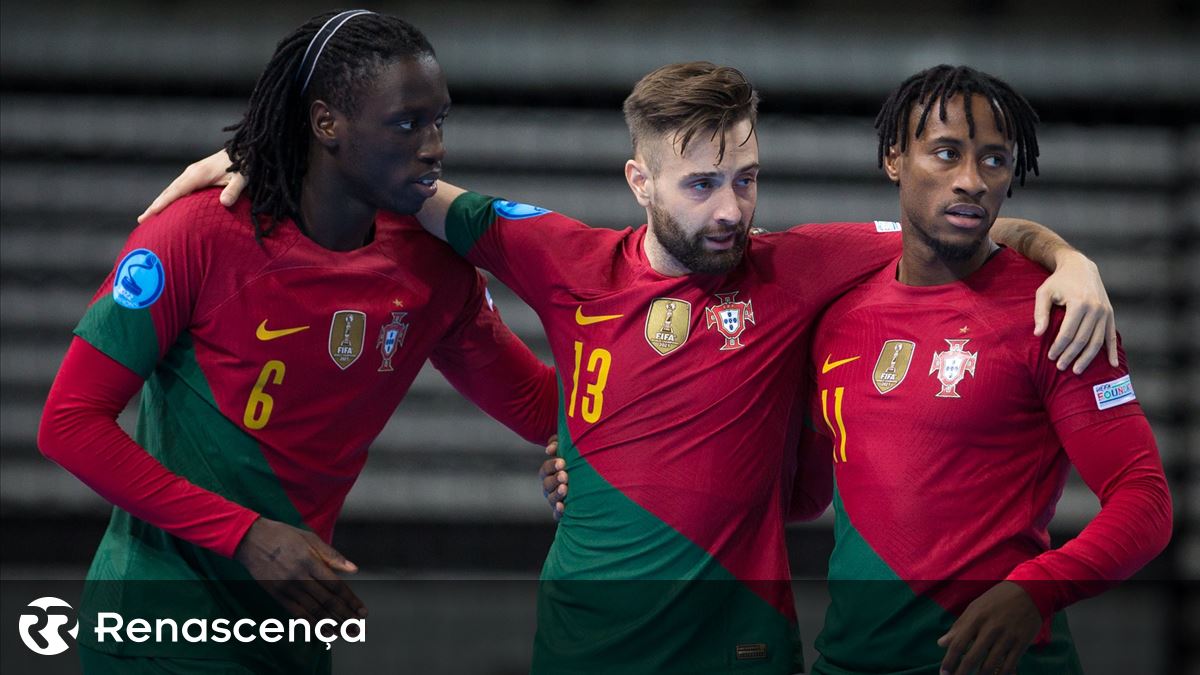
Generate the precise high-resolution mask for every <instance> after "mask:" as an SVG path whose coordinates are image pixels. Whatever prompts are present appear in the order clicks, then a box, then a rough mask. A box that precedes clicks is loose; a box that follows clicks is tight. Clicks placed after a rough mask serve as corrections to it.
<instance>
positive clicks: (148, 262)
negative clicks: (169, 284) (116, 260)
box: [113, 248, 166, 309]
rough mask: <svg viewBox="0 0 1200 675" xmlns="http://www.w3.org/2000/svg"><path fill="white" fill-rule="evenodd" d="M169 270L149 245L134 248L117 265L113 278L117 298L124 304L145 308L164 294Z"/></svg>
mask: <svg viewBox="0 0 1200 675" xmlns="http://www.w3.org/2000/svg"><path fill="white" fill-rule="evenodd" d="M165 285H166V273H164V272H163V266H162V261H161V260H159V259H158V256H157V255H154V251H151V250H150V249H148V248H138V249H134V250H132V251H130V252H129V253H127V254H126V255H125V257H124V258H122V259H121V263H120V264H119V265H117V274H116V277H115V278H114V279H113V300H116V301H117V304H118V305H120V306H122V307H128V308H129V309H144V308H146V307H149V306H150V305H153V304H154V302H155V301H156V300H158V296H160V295H162V292H163V286H165Z"/></svg>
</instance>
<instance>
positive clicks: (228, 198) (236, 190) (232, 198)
mask: <svg viewBox="0 0 1200 675" xmlns="http://www.w3.org/2000/svg"><path fill="white" fill-rule="evenodd" d="M225 175H226V176H227V177H228V181H229V182H228V183H226V184H225V189H224V190H221V197H220V201H221V205H222V206H224V207H225V208H229V207H231V206H233V205H234V204H236V203H237V200H238V197H239V196H241V194H242V191H243V190H245V189H246V177H245V176H243V175H242V174H240V173H233V174H230V173H227V174H225ZM216 184H217V185H221V181H220V180H218V181H217V183H216Z"/></svg>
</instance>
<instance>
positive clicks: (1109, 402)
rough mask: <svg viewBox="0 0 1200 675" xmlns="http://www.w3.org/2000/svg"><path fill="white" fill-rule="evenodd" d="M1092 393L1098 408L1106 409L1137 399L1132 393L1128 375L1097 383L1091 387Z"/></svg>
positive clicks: (1131, 384)
mask: <svg viewBox="0 0 1200 675" xmlns="http://www.w3.org/2000/svg"><path fill="white" fill-rule="evenodd" d="M1092 393H1093V394H1094V395H1095V396H1096V407H1097V408H1099V409H1100V410H1108V409H1109V408H1113V407H1116V406H1119V405H1121V404H1122V403H1129V402H1130V401H1133V400H1136V399H1137V396H1135V395H1134V393H1133V382H1131V381H1130V379H1129V376H1128V375H1126V376H1125V377H1120V378H1117V379H1115V380H1113V381H1111V382H1105V383H1103V384H1097V385H1096V386H1094V387H1092Z"/></svg>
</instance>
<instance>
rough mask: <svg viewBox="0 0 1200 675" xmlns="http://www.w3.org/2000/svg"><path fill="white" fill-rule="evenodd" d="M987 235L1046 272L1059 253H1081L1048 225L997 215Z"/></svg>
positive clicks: (1053, 266) (1053, 267)
mask: <svg viewBox="0 0 1200 675" xmlns="http://www.w3.org/2000/svg"><path fill="white" fill-rule="evenodd" d="M991 237H992V239H993V240H994V241H995V242H996V243H999V244H1004V245H1005V246H1007V247H1009V248H1011V249H1013V250H1014V251H1016V252H1017V253H1020V254H1021V255H1022V256H1024V257H1026V258H1028V259H1030V260H1032V261H1034V262H1035V263H1037V264H1039V265H1041V266H1042V267H1044V268H1045V269H1047V270H1048V271H1050V272H1053V271H1055V270H1056V269H1057V268H1058V265H1059V263H1060V262H1062V260H1063V256H1065V255H1082V254H1081V253H1079V251H1077V250H1076V249H1075V248H1074V247H1072V246H1071V245H1070V244H1068V243H1067V241H1066V240H1065V239H1063V238H1062V237H1060V236H1058V235H1057V234H1055V233H1054V232H1053V231H1051V230H1050V229H1049V228H1048V227H1046V226H1045V225H1040V224H1038V223H1035V222H1033V221H1032V220H1022V219H1020V218H997V219H996V222H995V224H994V225H992V230H991Z"/></svg>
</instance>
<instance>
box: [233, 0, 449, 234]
mask: <svg viewBox="0 0 1200 675" xmlns="http://www.w3.org/2000/svg"><path fill="white" fill-rule="evenodd" d="M338 14H339V12H327V13H325V14H320V15H318V16H314V17H313V18H311V19H309V20H308V21H307V22H306V23H305V24H304V25H303V26H300V27H299V28H297V29H296V30H294V31H292V33H291V34H289V35H288V36H287V37H285V38H283V39H282V40H280V42H279V44H278V45H277V46H276V47H275V54H274V55H273V56H272V57H271V60H270V61H268V62H267V66H266V68H264V69H263V72H262V75H260V76H259V78H258V83H257V84H255V85H254V92H253V93H251V94H250V102H249V104H248V105H247V107H246V112H245V115H244V116H243V117H242V120H241V121H240V122H238V123H237V124H234V125H232V126H230V127H227V128H226V129H225V130H226V131H232V132H234V134H233V137H232V138H230V139H229V141H228V142H227V143H226V144H225V150H226V151H227V152H228V153H229V157H230V159H232V160H233V164H232V165H231V167H230V169H231V170H232V171H238V172H240V173H242V174H243V175H245V176H246V191H247V193H248V194H249V196H250V204H251V206H250V213H251V216H252V219H253V220H254V234H255V237H259V238H261V237H263V236H266V235H267V234H269V233H270V232H271V230H272V229H273V228H274V226H275V224H276V223H277V222H278V221H280V220H282V219H284V218H293V219H295V218H296V217H297V216H298V215H299V213H300V187H301V185H302V184H303V181H304V174H305V172H306V171H307V170H308V141H309V138H310V131H309V127H308V109H309V106H310V105H311V103H312V102H313V101H315V100H318V99H320V100H323V101H325V102H327V103H329V104H330V105H331V106H333V107H335V108H337V109H338V110H341V111H342V112H344V113H346V114H347V115H354V114H355V113H356V112H357V109H358V99H359V94H360V93H361V92H362V91H363V89H364V88H365V87H366V86H367V85H369V84H370V83H371V82H372V80H373V79H374V78H375V76H376V75H377V74H378V72H379V69H380V68H382V67H384V66H386V65H388V64H391V63H394V62H396V61H400V60H404V59H416V58H422V57H430V58H434V57H435V54H434V52H433V47H432V46H431V45H430V44H429V41H428V40H426V39H425V36H424V35H422V34H421V31H419V30H417V29H416V28H414V27H413V26H412V25H411V24H409V23H408V22H406V21H403V20H402V19H398V18H396V17H392V16H387V15H384V14H375V13H371V12H366V13H361V14H357V15H355V16H353V17H352V18H350V19H348V20H346V21H345V22H344V23H342V25H341V26H340V27H339V28H338V29H337V31H336V32H335V33H333V35H332V37H330V38H329V39H328V41H327V42H324V46H323V49H321V50H320V52H319V58H316V59H315V64H314V57H315V55H316V53H317V52H315V51H314V52H312V53H310V54H309V58H307V59H306V58H305V53H306V52H308V51H309V46H310V45H311V44H313V43H314V40H313V38H314V36H316V35H317V33H318V32H320V31H321V29H322V27H324V26H325V25H326V23H327V22H328V21H329V19H331V18H333V17H335V16H337V15H338ZM323 35H328V33H324V34H323ZM320 41H321V40H317V41H316V42H320ZM316 48H317V47H316V46H314V48H313V49H314V50H315V49H316ZM301 66H304V70H305V72H303V73H301V72H299V71H300V70H301ZM310 72H311V78H310V77H309V75H310ZM306 83H307V87H305V84H306ZM264 217H265V220H266V222H265V223H264V222H262V221H263V220H264Z"/></svg>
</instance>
